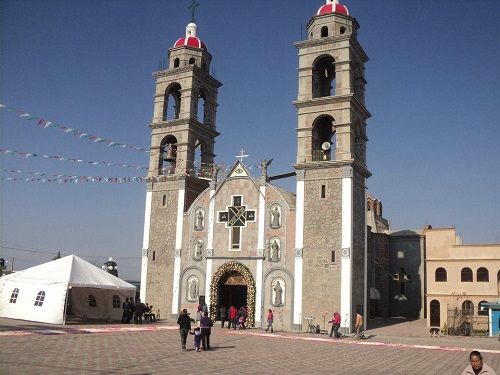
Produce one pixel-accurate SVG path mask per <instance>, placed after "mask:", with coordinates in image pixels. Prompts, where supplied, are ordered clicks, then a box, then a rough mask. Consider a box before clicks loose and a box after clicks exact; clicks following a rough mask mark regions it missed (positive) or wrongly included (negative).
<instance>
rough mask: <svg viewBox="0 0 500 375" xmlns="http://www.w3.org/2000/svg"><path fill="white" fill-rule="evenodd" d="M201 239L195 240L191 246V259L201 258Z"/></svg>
mask: <svg viewBox="0 0 500 375" xmlns="http://www.w3.org/2000/svg"><path fill="white" fill-rule="evenodd" d="M203 245H204V244H203V240H195V242H194V248H193V259H194V260H201V259H202V258H203Z"/></svg>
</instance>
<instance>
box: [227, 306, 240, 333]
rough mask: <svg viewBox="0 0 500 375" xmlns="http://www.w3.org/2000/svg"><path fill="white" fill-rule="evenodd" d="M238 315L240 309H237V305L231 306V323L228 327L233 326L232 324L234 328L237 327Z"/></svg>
mask: <svg viewBox="0 0 500 375" xmlns="http://www.w3.org/2000/svg"><path fill="white" fill-rule="evenodd" d="M237 315H238V310H236V307H234V306H231V307H230V308H229V324H228V325H227V329H230V328H231V324H232V325H233V327H234V329H236V316H237Z"/></svg>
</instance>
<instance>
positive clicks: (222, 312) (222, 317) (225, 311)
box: [219, 305, 231, 328]
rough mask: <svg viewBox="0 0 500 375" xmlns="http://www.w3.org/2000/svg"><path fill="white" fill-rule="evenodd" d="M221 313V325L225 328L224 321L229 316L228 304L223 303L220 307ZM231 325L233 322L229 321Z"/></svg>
mask: <svg viewBox="0 0 500 375" xmlns="http://www.w3.org/2000/svg"><path fill="white" fill-rule="evenodd" d="M219 314H220V327H221V328H224V323H225V321H226V317H227V310H226V306H224V305H222V306H221V307H220V309H219ZM229 326H231V323H229Z"/></svg>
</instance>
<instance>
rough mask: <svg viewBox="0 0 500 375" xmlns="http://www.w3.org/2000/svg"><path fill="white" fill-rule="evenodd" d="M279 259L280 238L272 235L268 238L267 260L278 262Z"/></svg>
mask: <svg viewBox="0 0 500 375" xmlns="http://www.w3.org/2000/svg"><path fill="white" fill-rule="evenodd" d="M280 259H281V240H280V239H279V238H278V237H273V238H271V239H270V240H269V261H271V262H278V261H279V260H280Z"/></svg>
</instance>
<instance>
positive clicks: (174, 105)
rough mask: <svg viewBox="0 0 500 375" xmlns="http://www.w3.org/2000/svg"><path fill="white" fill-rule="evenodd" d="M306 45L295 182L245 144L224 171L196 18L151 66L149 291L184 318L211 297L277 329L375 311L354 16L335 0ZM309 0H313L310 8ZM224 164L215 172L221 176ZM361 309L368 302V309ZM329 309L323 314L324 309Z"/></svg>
mask: <svg viewBox="0 0 500 375" xmlns="http://www.w3.org/2000/svg"><path fill="white" fill-rule="evenodd" d="M318 6H319V9H317V11H316V13H314V16H313V17H312V18H311V19H310V21H309V23H308V24H307V36H306V38H305V40H302V41H298V42H296V43H295V47H296V48H297V50H298V94H297V100H296V101H294V102H293V104H294V105H295V107H296V108H297V127H296V129H292V128H290V136H292V134H293V132H294V131H296V136H297V154H296V160H295V164H294V172H293V173H290V174H289V175H292V176H294V177H295V178H296V191H295V192H294V193H291V192H287V191H284V190H283V189H281V188H279V187H277V186H275V185H273V184H272V183H271V182H272V181H274V180H275V179H276V178H275V177H279V176H268V173H267V167H268V165H269V162H268V161H266V160H264V161H263V162H262V165H261V176H260V178H254V177H252V176H251V175H250V173H249V169H248V167H247V166H246V165H245V162H244V157H245V155H244V153H243V152H242V153H241V157H240V158H239V160H237V161H236V162H235V164H234V165H233V167H232V169H231V170H230V172H229V173H228V174H227V176H225V177H224V178H221V176H218V172H219V171H218V169H217V165H216V162H215V160H214V159H215V139H216V137H217V136H218V135H219V133H218V132H217V130H216V110H217V106H218V103H217V93H218V90H219V88H220V87H221V85H222V84H221V83H220V82H219V81H218V80H216V79H215V78H214V77H213V76H211V74H210V64H211V60H212V55H211V54H210V53H209V51H208V48H207V46H206V45H205V44H204V43H203V42H202V40H201V39H200V37H199V35H198V31H197V25H196V24H195V23H194V22H192V23H189V24H188V25H187V27H186V34H185V36H184V37H181V38H179V39H178V40H177V41H176V42H175V44H174V45H173V46H172V47H171V48H170V49H169V53H168V64H167V65H168V66H167V68H166V69H165V70H161V71H158V72H155V73H154V77H155V80H156V91H155V95H154V115H153V119H152V122H151V124H150V128H151V151H150V164H149V172H148V184H147V193H146V208H145V223H144V241H143V250H142V268H141V299H142V300H143V301H147V302H148V303H150V304H152V305H154V306H155V309H156V308H158V309H160V311H161V316H162V318H175V317H177V315H178V314H179V311H180V310H182V309H184V308H186V309H187V310H188V311H189V312H190V313H191V315H192V316H193V315H194V313H195V311H196V306H197V305H198V303H199V302H200V301H203V300H204V301H205V302H206V303H207V305H208V307H209V309H210V313H211V314H212V315H213V316H216V313H217V311H218V309H219V307H220V306H225V307H226V308H227V307H229V306H230V305H234V306H235V307H237V308H239V307H241V306H247V307H248V323H249V325H250V326H254V327H260V326H262V325H263V324H264V322H265V317H266V312H267V310H268V309H273V310H275V325H276V326H277V328H279V329H284V330H292V329H298V328H300V327H301V326H302V327H303V329H305V327H306V325H307V319H306V318H308V317H315V318H316V321H315V323H319V322H320V321H321V323H322V320H323V319H322V316H323V315H324V314H325V313H328V319H329V317H330V315H331V313H332V312H333V311H339V312H340V314H341V317H342V327H345V329H347V330H352V329H353V326H354V319H355V314H356V312H357V311H359V312H360V313H362V314H364V315H366V312H367V302H368V294H367V289H368V288H367V235H368V234H367V223H366V215H365V213H366V202H367V195H366V179H367V178H368V177H370V172H369V171H368V169H367V167H366V142H367V137H366V121H367V119H368V118H369V117H370V113H369V112H368V111H367V109H366V107H365V95H364V90H365V84H366V81H365V79H364V64H365V63H366V62H367V61H368V57H367V55H366V54H365V52H364V50H363V48H362V47H361V45H360V44H359V42H358V40H357V33H358V29H359V25H358V22H357V21H356V19H355V18H353V17H352V16H351V14H350V13H349V10H348V9H347V7H346V6H344V5H342V4H338V2H337V1H334V0H327V2H326V4H324V5H322V6H320V4H318ZM313 11H314V9H312V12H313ZM218 177H219V178H218ZM365 317H366V316H365ZM320 318H321V319H320Z"/></svg>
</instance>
